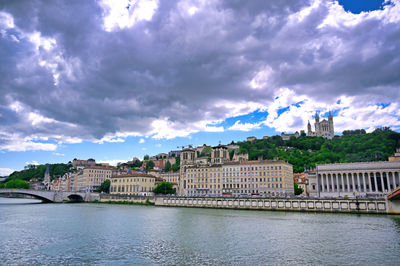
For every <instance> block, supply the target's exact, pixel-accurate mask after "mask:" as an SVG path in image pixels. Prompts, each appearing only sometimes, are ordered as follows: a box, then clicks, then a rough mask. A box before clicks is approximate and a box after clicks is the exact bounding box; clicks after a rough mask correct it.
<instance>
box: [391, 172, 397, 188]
mask: <svg viewBox="0 0 400 266" xmlns="http://www.w3.org/2000/svg"><path fill="white" fill-rule="evenodd" d="M392 179H393V190H394V189H395V188H396V187H397V186H396V173H395V172H392Z"/></svg>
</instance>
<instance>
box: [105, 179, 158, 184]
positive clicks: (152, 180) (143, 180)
mask: <svg viewBox="0 0 400 266" xmlns="http://www.w3.org/2000/svg"><path fill="white" fill-rule="evenodd" d="M154 181H155V180H154V178H113V179H111V182H112V183H125V182H126V183H128V182H145V183H154Z"/></svg>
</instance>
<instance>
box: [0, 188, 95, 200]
mask: <svg viewBox="0 0 400 266" xmlns="http://www.w3.org/2000/svg"><path fill="white" fill-rule="evenodd" d="M21 195H22V196H24V195H27V196H31V197H33V198H36V199H39V200H41V201H42V202H46V203H49V202H63V201H70V202H88V201H93V200H96V199H99V198H100V197H99V194H98V193H89V192H73V191H53V190H32V189H13V188H11V189H0V197H1V196H3V197H9V198H12V197H17V196H21Z"/></svg>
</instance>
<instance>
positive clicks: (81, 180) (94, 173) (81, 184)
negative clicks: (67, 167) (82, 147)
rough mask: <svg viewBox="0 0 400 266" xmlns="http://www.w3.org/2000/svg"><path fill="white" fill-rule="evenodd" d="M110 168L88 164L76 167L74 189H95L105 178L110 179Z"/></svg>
mask: <svg viewBox="0 0 400 266" xmlns="http://www.w3.org/2000/svg"><path fill="white" fill-rule="evenodd" d="M111 174H112V170H111V169H109V168H107V167H104V166H89V167H86V168H83V169H78V173H77V175H76V176H75V178H74V183H73V190H74V191H95V190H96V189H97V188H98V187H100V185H101V184H102V183H103V182H104V181H105V180H106V179H110V178H111Z"/></svg>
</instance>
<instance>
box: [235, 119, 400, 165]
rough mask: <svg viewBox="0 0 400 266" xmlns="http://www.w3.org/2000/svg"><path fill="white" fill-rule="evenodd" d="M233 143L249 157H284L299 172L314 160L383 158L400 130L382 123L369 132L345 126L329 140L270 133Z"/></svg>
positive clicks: (390, 152)
mask: <svg viewBox="0 0 400 266" xmlns="http://www.w3.org/2000/svg"><path fill="white" fill-rule="evenodd" d="M236 144H237V145H239V146H240V149H239V151H236V152H239V153H248V154H249V160H257V159H258V158H259V157H262V158H263V159H267V160H272V159H274V158H279V159H285V160H286V161H288V162H289V163H290V164H292V165H293V171H294V172H296V173H299V172H303V171H304V168H310V167H313V168H314V167H315V165H316V164H325V163H347V162H367V161H384V160H387V158H388V157H389V156H392V155H393V153H394V151H395V149H396V147H399V146H400V133H397V132H394V131H392V130H390V129H389V128H387V127H385V128H381V129H376V130H375V131H374V132H372V133H366V132H365V131H364V130H354V131H351V130H347V131H346V134H344V135H343V136H335V137H334V138H333V139H332V140H328V139H324V138H322V137H306V136H304V135H303V136H301V137H299V138H295V137H292V138H291V139H290V140H287V141H284V140H282V138H281V137H280V136H273V137H270V138H268V139H260V140H256V141H254V142H238V143H236Z"/></svg>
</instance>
